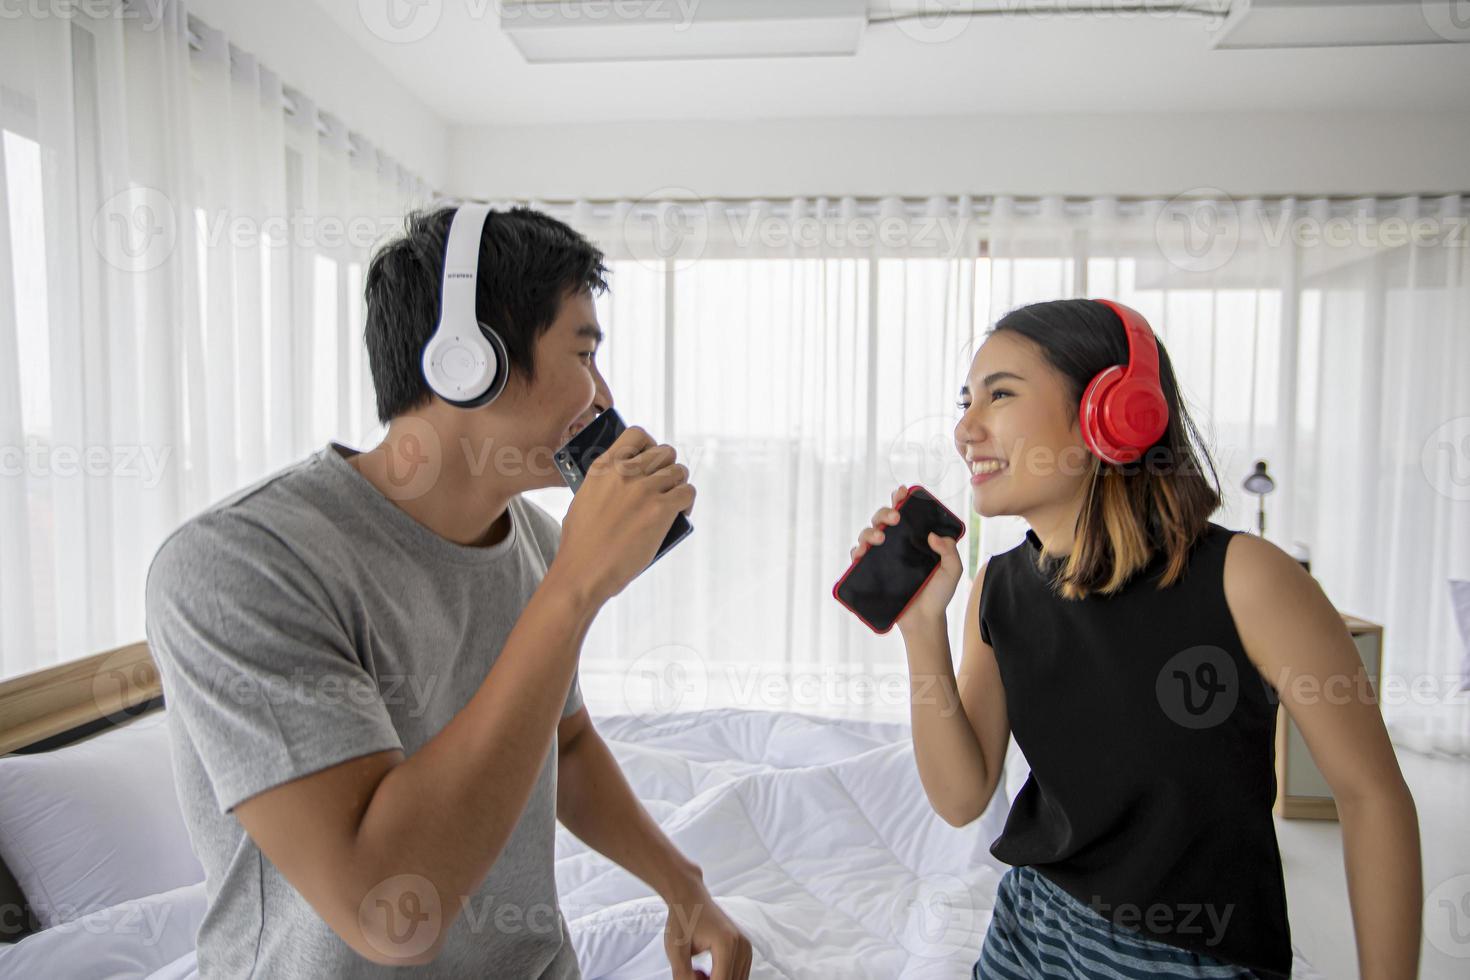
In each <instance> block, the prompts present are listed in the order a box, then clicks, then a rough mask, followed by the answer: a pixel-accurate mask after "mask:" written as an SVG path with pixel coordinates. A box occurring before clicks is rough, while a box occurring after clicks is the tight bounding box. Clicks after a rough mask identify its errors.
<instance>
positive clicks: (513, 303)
mask: <svg viewBox="0 0 1470 980" xmlns="http://www.w3.org/2000/svg"><path fill="white" fill-rule="evenodd" d="M456 210H457V208H455V207H441V208H437V209H434V210H418V211H411V212H409V214H408V216H407V218H406V219H405V221H404V232H403V234H402V235H401V236H400V237H398V238H395V239H393V240H391V241H389V242H387V243H386V244H384V245H383V246H382V247H381V248H380V249H379V250H378V251H377V252H376V253H375V254H374V255H373V257H372V259H371V261H370V262H369V264H368V270H367V276H366V277H365V281H364V285H363V294H364V299H365V300H366V305H367V328H366V330H365V331H364V333H365V337H366V340H367V350H368V366H369V368H370V369H371V371H372V375H373V387H374V389H375V391H376V393H377V402H378V421H380V422H383V423H385V424H386V423H387V422H388V421H390V420H391V419H393V418H395V417H397V416H399V415H402V414H403V413H404V412H407V411H409V410H411V409H414V408H418V407H419V406H420V405H423V404H425V403H426V402H428V401H429V399H430V397H431V393H430V391H429V386H428V383H427V382H425V381H424V374H423V368H422V366H421V363H420V358H421V357H422V355H423V350H424V345H425V344H427V343H428V342H429V338H430V337H431V336H432V335H433V333H434V327H435V326H436V325H437V324H438V322H439V303H440V295H439V292H440V287H441V284H442V281H443V276H444V246H445V244H446V243H447V242H448V239H449V225H450V222H451V221H452V220H453V218H454V212H455V211H456ZM602 260H603V254H602V252H601V250H599V249H598V248H597V247H596V246H595V245H593V244H592V243H591V242H589V241H588V240H587V239H586V238H583V237H582V236H581V235H580V234H578V233H577V232H576V231H574V230H573V229H572V228H571V227H569V226H568V225H566V224H564V223H562V222H560V221H558V220H556V219H555V218H553V217H551V216H550V215H547V214H542V213H541V212H540V211H533V210H531V209H530V208H511V209H510V210H509V211H491V212H490V214H489V216H488V217H487V218H486V219H485V228H484V232H483V233H482V234H481V236H480V268H479V277H478V279H477V281H476V284H475V285H476V288H475V314H476V316H478V317H479V319H480V321H481V322H482V323H486V324H488V325H489V326H491V327H494V328H495V330H496V332H497V333H499V334H500V336H501V338H502V339H503V340H504V341H505V347H506V351H507V353H508V354H509V355H510V366H511V370H513V371H515V372H516V373H518V374H519V375H520V376H521V377H522V378H524V379H525V380H526V381H527V382H531V381H534V380H535V379H536V360H535V347H536V339H537V338H538V337H540V336H541V335H542V334H543V333H545V332H546V331H547V329H548V328H550V326H551V325H552V323H554V322H555V321H556V316H557V313H558V312H559V311H560V309H561V302H562V298H563V297H564V296H566V295H567V294H568V293H572V294H576V293H578V292H581V291H583V290H587V291H591V292H593V294H594V295H595V294H597V293H602V292H605V291H606V290H607V279H606V276H607V274H608V270H607V267H606V266H604V265H603V261H602Z"/></svg>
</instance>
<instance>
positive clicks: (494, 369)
mask: <svg viewBox="0 0 1470 980" xmlns="http://www.w3.org/2000/svg"><path fill="white" fill-rule="evenodd" d="M480 334H481V336H483V337H484V338H485V342H486V343H487V344H488V345H489V347H490V350H489V352H488V355H487V357H486V358H485V360H486V365H485V367H486V370H488V371H489V372H490V375H491V376H490V386H489V387H488V388H486V389H485V391H484V392H483V393H482V394H480V396H479V397H477V398H471V399H470V400H469V401H463V402H455V404H456V405H458V406H459V407H460V408H479V407H480V406H482V405H488V404H490V403H491V402H493V401H494V400H495V399H497V398H499V397H500V393H501V392H502V391H504V390H505V382H506V381H507V380H508V379H509V377H510V353H509V352H508V351H507V350H506V348H505V341H504V340H502V339H500V334H498V333H496V332H495V328H494V327H491V326H487V325H486V324H484V323H481V324H480Z"/></svg>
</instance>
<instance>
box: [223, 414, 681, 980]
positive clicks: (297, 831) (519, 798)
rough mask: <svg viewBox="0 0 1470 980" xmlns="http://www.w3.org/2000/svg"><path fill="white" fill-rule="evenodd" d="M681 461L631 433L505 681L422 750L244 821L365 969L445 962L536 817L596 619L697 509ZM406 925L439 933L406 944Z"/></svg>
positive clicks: (357, 769)
mask: <svg viewBox="0 0 1470 980" xmlns="http://www.w3.org/2000/svg"><path fill="white" fill-rule="evenodd" d="M644 450H650V453H649V455H645V456H640V453H643V452H644ZM672 460H673V451H672V450H671V449H669V448H668V447H665V446H655V445H654V442H653V440H652V439H651V438H649V436H648V434H647V433H646V432H644V431H643V430H642V429H640V428H637V427H631V428H629V429H628V430H627V431H625V432H624V433H623V434H622V435H621V436H619V437H618V440H617V442H615V443H614V444H613V446H612V447H611V448H610V449H609V450H608V452H606V453H605V454H603V455H602V456H601V457H599V458H598V460H597V461H596V462H595V463H594V464H593V465H592V466H591V467H590V468H589V471H588V477H587V480H586V482H585V483H584V484H583V485H582V489H581V490H580V491H579V492H578V494H577V496H576V498H575V500H574V501H573V504H572V507H571V509H570V510H569V511H568V514H567V518H566V520H565V521H564V522H563V534H562V541H561V545H560V548H559V550H558V553H557V556H556V558H555V559H554V560H553V561H552V563H551V566H550V567H549V568H548V570H547V573H546V576H545V577H544V578H543V579H542V581H541V583H540V585H539V586H538V587H537V589H536V592H535V594H534V595H532V597H531V600H530V601H529V602H528V603H527V604H526V607H525V608H524V609H523V610H522V612H521V615H520V618H519V619H518V620H517V622H516V625H515V627H514V628H513V629H512V630H511V632H510V634H509V636H507V637H506V641H505V644H504V646H503V647H502V649H501V652H500V655H499V657H498V658H497V659H496V661H495V664H494V666H493V667H492V668H491V670H490V671H489V673H488V674H487V675H486V677H485V680H484V682H483V683H482V684H481V686H480V688H479V690H478V691H476V693H475V695H474V696H473V697H472V698H471V699H470V701H469V703H468V704H466V705H465V707H464V708H462V709H461V710H460V712H459V713H458V714H457V715H455V717H454V718H453V719H452V720H451V721H450V722H449V724H448V725H446V726H445V727H444V728H443V730H441V731H440V732H439V733H438V734H436V735H435V736H434V737H433V738H431V739H430V740H429V741H428V742H426V743H425V744H424V745H423V746H422V747H421V748H419V750H418V751H416V752H414V753H413V754H412V755H410V756H407V757H405V756H404V755H403V753H402V752H401V751H398V750H392V751H380V752H373V753H371V754H366V755H363V756H359V757H357V758H353V759H349V760H348V761H346V762H342V763H339V764H337V765H334V766H329V767H325V768H323V769H321V770H319V771H317V772H314V773H312V774H310V775H308V776H304V777H302V778H299V779H294V780H291V781H289V782H286V783H283V784H281V785H278V786H275V787H273V788H271V789H269V790H266V791H264V792H261V793H258V794H256V795H254V796H252V797H250V798H249V799H246V800H244V801H243V802H240V803H238V804H237V805H236V806H235V809H234V812H235V816H236V817H237V819H239V821H240V823H241V825H242V826H243V827H244V829H245V831H246V833H248V834H249V835H250V837H251V839H252V840H253V841H255V843H256V845H257V846H258V847H259V848H260V850H261V851H262V852H263V853H264V854H265V856H266V857H267V858H269V859H270V861H271V863H272V864H274V865H275V866H276V867H277V868H278V869H280V871H281V873H282V874H283V875H284V876H285V877H286V880H288V881H289V882H290V883H291V885H292V886H293V887H294V888H296V890H297V891H299V892H300V893H301V895H302V896H303V897H304V898H305V899H306V900H307V901H308V902H310V903H311V905H312V907H313V908H314V909H315V910H316V911H317V913H318V914H319V915H320V916H321V917H322V919H323V920H324V921H325V922H326V923H327V925H329V926H330V927H331V928H332V930H333V931H334V932H336V933H337V934H338V935H339V936H340V937H341V938H342V939H343V941H345V942H346V943H348V944H349V945H350V946H351V947H352V948H353V949H354V950H356V951H357V952H358V953H359V954H361V955H362V956H364V957H366V958H368V959H370V960H373V961H375V962H379V963H385V964H390V965H402V964H419V963H427V962H431V961H432V960H433V959H435V958H436V957H437V956H438V953H439V951H440V949H442V947H443V943H444V940H445V938H446V936H447V935H448V931H449V926H450V925H451V924H452V923H453V921H454V919H455V918H456V916H457V915H458V913H459V911H460V909H461V908H462V907H463V899H464V898H466V897H467V896H469V895H471V894H473V892H474V891H475V889H477V888H478V887H479V885H480V883H481V882H482V881H484V879H485V876H486V875H487V874H489V872H490V869H491V867H492V866H493V865H494V863H495V861H496V859H497V858H498V857H499V855H500V852H501V851H502V849H503V848H504V846H505V843H506V841H507V840H508V839H509V837H510V834H511V832H512V830H513V829H514V827H515V825H516V823H517V822H518V821H519V819H520V815H521V813H522V812H523V811H524V809H525V805H526V801H527V800H528V799H529V798H530V793H531V789H532V787H533V786H534V784H535V780H536V776H537V774H538V773H539V772H540V770H541V766H542V764H543V763H544V761H545V759H546V753H547V752H548V751H550V750H551V748H552V746H553V743H554V742H555V732H556V726H557V724H558V722H559V720H560V718H561V712H562V709H563V707H564V705H565V701H566V697H567V693H568V691H569V689H570V687H571V682H572V677H573V674H574V672H575V669H576V665H577V659H578V655H579V653H580V649H581V645H582V641H583V639H584V638H585V636H586V633H587V630H588V628H589V627H590V625H591V623H592V620H593V618H594V617H595V615H596V613H597V611H598V610H599V609H600V608H601V606H602V605H603V603H605V602H606V601H607V600H608V599H610V598H612V597H613V596H614V595H616V594H618V593H619V592H620V591H622V589H623V588H624V587H625V586H626V585H627V583H628V582H629V581H631V580H632V579H633V577H634V576H635V575H637V574H638V572H639V571H641V570H642V569H643V568H644V567H645V566H647V564H648V562H649V561H650V560H651V559H652V558H653V555H654V552H655V551H656V550H657V547H658V543H659V542H660V541H661V540H662V537H663V533H664V532H665V531H666V530H667V528H668V525H669V523H670V521H672V520H673V516H674V514H675V513H676V512H679V511H684V512H687V511H688V510H689V509H690V508H691V507H692V506H693V503H694V488H693V487H692V486H690V485H689V483H688V475H689V471H688V469H687V468H686V467H684V466H682V465H679V464H673V463H672ZM404 916H412V917H414V921H416V922H418V923H420V925H422V924H424V923H431V924H433V925H436V926H437V928H433V929H429V930H425V929H423V928H415V929H412V930H409V933H408V936H407V937H406V938H404V939H401V940H400V939H398V938H395V937H397V936H398V935H401V932H400V930H401V927H402V925H401V924H402V920H403V917H404Z"/></svg>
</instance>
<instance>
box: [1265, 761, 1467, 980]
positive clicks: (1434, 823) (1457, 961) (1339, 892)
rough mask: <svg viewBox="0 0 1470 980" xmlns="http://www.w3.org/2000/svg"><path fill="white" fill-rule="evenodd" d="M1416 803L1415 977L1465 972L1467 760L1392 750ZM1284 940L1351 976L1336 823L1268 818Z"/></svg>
mask: <svg viewBox="0 0 1470 980" xmlns="http://www.w3.org/2000/svg"><path fill="white" fill-rule="evenodd" d="M1399 767H1400V769H1402V770H1403V773H1404V779H1405V780H1406V781H1407V782H1408V784H1409V789H1410V791H1411V792H1412V793H1413V794H1414V805H1415V806H1416V807H1417V808H1418V810H1419V835H1420V847H1421V850H1422V852H1423V857H1424V889H1425V892H1426V893H1427V897H1426V900H1425V903H1424V933H1425V939H1424V942H1423V944H1422V947H1421V952H1420V961H1419V962H1420V972H1419V976H1420V978H1421V980H1465V978H1466V977H1470V760H1459V761H1455V760H1451V759H1441V758H1431V757H1429V756H1424V755H1419V754H1417V753H1414V752H1409V751H1407V750H1402V749H1401V750H1400V751H1399ZM1276 837H1277V841H1278V842H1279V844H1280V847H1281V857H1282V862H1283V864H1284V866H1285V869H1286V895H1287V904H1288V912H1289V915H1290V918H1291V938H1292V941H1293V942H1295V943H1296V944H1297V946H1299V947H1300V948H1301V951H1302V953H1303V954H1305V955H1306V957H1307V959H1308V960H1310V961H1311V963H1312V965H1313V966H1315V967H1316V968H1317V969H1318V970H1319V971H1320V972H1321V973H1322V974H1323V976H1326V977H1328V978H1329V980H1356V978H1357V977H1358V966H1357V958H1356V951H1355V948H1354V943H1353V921H1352V911H1351V908H1350V906H1349V905H1348V893H1347V877H1346V873H1345V871H1344V869H1343V860H1342V833H1341V830H1340V828H1339V826H1338V824H1336V823H1334V822H1330V821H1317V820H1282V819H1280V818H1277V820H1276Z"/></svg>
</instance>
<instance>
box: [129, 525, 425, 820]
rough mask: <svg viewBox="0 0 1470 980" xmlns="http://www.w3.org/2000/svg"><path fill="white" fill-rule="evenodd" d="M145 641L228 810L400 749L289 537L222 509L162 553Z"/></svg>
mask: <svg viewBox="0 0 1470 980" xmlns="http://www.w3.org/2000/svg"><path fill="white" fill-rule="evenodd" d="M145 594H146V603H147V606H146V608H147V618H146V630H147V636H148V643H149V648H150V650H151V651H152V653H153V657H154V660H155V661H156V662H157V664H158V667H159V673H160V677H161V679H162V683H163V692H164V699H165V703H166V705H167V708H168V711H169V712H170V714H171V716H172V717H173V720H174V721H175V722H176V723H180V724H182V726H183V729H184V731H185V732H186V733H187V736H188V738H189V740H190V742H191V743H192V745H193V746H194V747H195V749H196V750H197V752H198V753H199V757H200V760H201V762H202V764H203V766H204V769H205V771H206V774H207V776H208V778H209V782H210V784H211V786H212V787H213V789H214V795H215V800H216V803H217V804H218V806H219V809H220V812H221V813H228V812H229V811H230V810H232V809H233V808H234V807H235V805H236V804H237V803H239V802H241V801H243V800H246V799H249V798H250V797H252V796H255V795H256V794H258V793H261V792H263V791H264V790H267V789H270V788H271V787H273V786H278V785H280V784H281V783H285V782H289V781H290V780H292V779H297V778H299V777H301V776H305V775H307V774H309V773H312V772H316V771H318V770H321V769H325V768H327V767H329V766H332V765H336V764H337V763H339V762H345V761H346V760H348V759H351V758H355V757H357V756H362V755H367V754H368V753H371V752H379V751H383V750H385V749H399V750H401V749H402V748H403V743H402V741H401V740H400V738H399V735H398V732H397V730H396V729H395V728H394V727H393V724H392V721H391V719H390V717H389V714H388V710H387V707H386V705H384V703H383V698H382V692H381V691H380V689H379V687H378V684H377V682H376V681H375V680H374V678H373V677H372V676H371V674H369V672H368V671H367V670H366V669H365V668H364V666H363V665H362V662H361V661H360V659H359V658H358V655H357V653H356V651H355V650H354V648H353V645H352V643H351V642H350V639H349V636H348V634H347V632H346V630H345V629H344V628H343V626H342V623H341V620H340V617H338V616H337V615H336V614H335V613H334V612H333V610H332V606H331V603H330V601H329V599H328V596H327V593H326V590H325V589H324V588H323V586H322V584H321V582H320V580H319V579H318V578H317V577H316V575H315V574H314V573H313V572H312V570H311V569H310V568H309V567H308V566H307V564H306V563H305V562H303V561H302V560H301V559H300V558H299V557H298V556H297V555H296V554H295V553H294V552H293V551H292V550H291V549H290V548H289V547H287V546H286V544H285V543H284V542H282V541H281V539H279V538H277V537H276V536H274V535H273V534H271V533H270V532H268V531H266V530H265V529H263V528H260V527H258V526H256V525H254V524H251V523H250V522H249V521H247V520H244V519H241V518H238V517H233V516H231V515H228V514H224V513H218V512H216V513H211V514H207V515H205V516H204V517H201V518H196V519H195V520H194V521H191V522H190V523H189V524H186V525H185V526H184V527H183V528H181V529H180V530H179V531H177V532H176V533H175V534H174V535H173V536H172V537H171V538H170V539H169V540H168V541H167V542H165V543H164V546H163V547H162V548H161V549H160V550H159V552H158V554H157V555H156V556H155V557H154V559H153V563H152V565H151V566H150V568H149V572H148V581H147V586H146V589H145Z"/></svg>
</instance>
